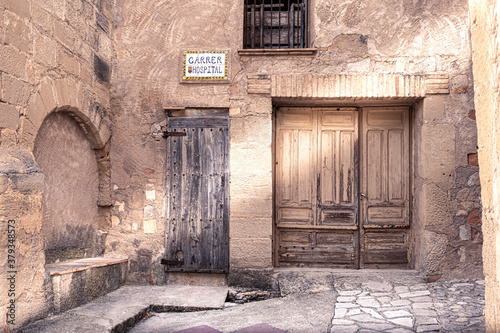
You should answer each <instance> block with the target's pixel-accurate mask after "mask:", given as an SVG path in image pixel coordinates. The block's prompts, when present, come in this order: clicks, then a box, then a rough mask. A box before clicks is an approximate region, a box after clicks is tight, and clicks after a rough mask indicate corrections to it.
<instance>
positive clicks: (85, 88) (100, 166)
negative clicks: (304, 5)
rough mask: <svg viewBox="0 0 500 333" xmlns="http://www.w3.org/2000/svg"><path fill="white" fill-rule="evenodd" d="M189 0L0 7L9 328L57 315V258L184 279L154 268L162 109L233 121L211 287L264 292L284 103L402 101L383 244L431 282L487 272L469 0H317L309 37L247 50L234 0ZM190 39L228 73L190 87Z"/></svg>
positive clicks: (274, 255)
mask: <svg viewBox="0 0 500 333" xmlns="http://www.w3.org/2000/svg"><path fill="white" fill-rule="evenodd" d="M198 4H199V3H198V2H197V1H194V0H187V1H184V2H183V3H182V4H181V3H171V2H158V1H152V0H146V1H141V2H140V3H139V2H137V1H136V2H134V1H129V0H120V1H115V2H112V1H110V0H15V1H14V0H2V1H0V156H2V159H1V160H0V175H1V177H0V193H1V194H0V201H1V202H2V205H1V208H0V216H1V217H0V222H1V223H0V227H1V228H2V230H7V228H8V227H7V223H8V220H10V219H15V220H16V221H17V222H16V223H17V224H16V225H17V226H18V230H17V231H18V233H17V235H18V238H17V245H16V246H17V252H16V256H17V257H16V260H17V267H18V277H19V279H18V280H16V289H17V293H16V294H17V295H19V296H18V297H17V298H16V304H17V306H18V307H17V310H16V320H17V323H16V325H22V324H24V323H27V322H29V321H32V320H34V319H36V318H40V317H44V316H46V315H48V314H49V313H51V312H52V311H54V310H53V305H51V304H52V303H51V302H52V298H53V297H52V296H51V295H53V292H54V291H53V290H52V289H51V287H50V283H49V282H48V281H49V280H48V277H47V272H46V271H45V268H44V267H45V264H50V263H52V262H57V261H58V260H59V261H64V260H75V259H79V258H88V257H95V256H105V257H119V258H122V257H126V258H128V259H129V266H128V275H127V276H128V282H130V283H140V284H164V283H166V282H167V281H168V280H169V279H175V278H176V277H175V274H166V273H165V272H164V268H165V266H164V265H162V263H161V260H162V259H164V255H165V253H166V247H167V246H168V244H170V241H171V235H169V230H170V229H169V227H170V225H168V224H167V216H168V214H169V212H168V211H167V209H168V206H167V204H166V202H167V198H168V196H169V195H170V193H167V190H166V188H167V183H168V181H169V180H170V179H171V178H169V177H172V176H173V175H172V174H169V173H168V172H167V168H168V165H167V155H166V151H167V149H166V147H167V142H166V141H165V140H166V139H164V138H162V137H161V133H162V131H164V130H166V128H167V126H168V123H169V119H168V118H169V117H168V114H167V113H166V112H165V109H164V108H165V107H167V108H170V109H169V110H174V109H175V110H185V111H175V112H185V113H186V114H188V113H189V114H197V115H202V116H203V115H206V114H207V113H206V112H208V111H207V110H215V111H216V112H221V113H225V114H227V115H228V117H229V153H228V156H229V157H228V158H229V170H228V178H227V181H228V182H229V183H228V184H229V187H228V188H229V193H228V197H229V225H228V233H229V241H228V245H227V247H228V253H229V272H228V274H227V275H222V276H220V275H218V276H217V277H216V278H217V279H219V281H220V280H222V281H223V282H225V281H228V282H229V283H230V284H237V285H259V287H266V286H269V285H270V283H271V273H272V271H273V268H274V267H277V266H279V264H280V261H279V253H280V242H282V241H283V238H279V237H278V236H277V233H278V232H277V229H276V223H277V222H276V221H277V212H276V205H277V201H276V195H277V188H276V186H275V184H276V179H277V177H278V176H277V175H276V171H275V170H276V156H275V155H276V154H275V152H276V138H277V136H276V133H275V131H276V124H275V123H276V114H277V111H276V110H277V109H280V108H285V107H292V108H293V107H306V108H311V110H312V111H311V112H312V113H314V112H319V111H318V110H320V109H324V108H340V107H350V108H356V110H357V111H356V112H360V114H364V112H365V111H364V110H365V109H367V108H369V107H381V108H385V109H384V110H392V109H391V108H394V107H406V108H408V109H409V110H410V111H409V114H410V116H409V120H408V138H409V144H408V147H407V149H408V158H407V159H405V163H407V165H408V172H409V177H408V179H407V184H408V185H407V187H406V188H405V189H404V191H405V193H407V194H408V197H409V198H410V199H409V200H408V201H407V202H405V204H406V205H408V206H407V207H408V209H409V210H408V211H409V212H410V213H409V215H408V219H407V221H408V224H409V226H408V227H407V229H405V230H407V231H405V233H404V236H402V237H399V236H398V235H399V234H397V235H396V232H394V233H391V232H392V231H391V230H389V231H388V234H390V235H392V236H394V235H396V236H394V237H393V238H391V237H389V238H391V240H390V242H393V243H396V244H400V245H401V246H404V247H405V249H406V250H405V251H407V252H405V253H406V254H407V255H406V256H405V257H404V258H403V259H404V260H405V263H404V265H405V267H407V268H415V269H417V270H419V271H421V272H422V273H423V274H424V275H425V276H427V277H428V279H429V280H437V279H442V280H449V279H453V278H470V279H472V278H481V277H482V276H483V271H482V270H483V265H482V245H483V231H482V228H483V225H482V214H483V212H482V206H481V195H480V191H481V185H480V179H479V166H483V165H484V166H485V168H488V169H486V170H490V169H491V170H493V168H492V167H487V166H488V165H490V164H489V163H488V162H483V161H486V160H487V159H486V160H485V158H484V157H481V150H480V151H479V156H478V155H476V154H477V153H478V148H477V134H476V117H477V118H478V120H481V119H482V118H481V117H482V116H483V115H482V114H479V112H478V113H477V114H476V111H475V110H476V108H475V105H474V83H473V76H472V53H473V52H472V47H471V42H470V33H469V31H470V30H469V29H470V25H471V23H473V24H474V22H470V21H469V6H468V3H467V1H466V0H459V1H451V0H447V1H437V0H426V1H419V2H414V1H410V0H395V1H379V2H370V3H367V2H362V1H357V0H349V1H345V2H342V3H340V2H336V1H329V0H318V1H314V2H311V3H310V5H309V7H308V17H309V21H308V24H309V26H308V34H309V45H307V48H304V49H296V50H285V51H283V50H282V51H281V52H280V51H276V50H275V51H274V52H269V50H266V51H263V50H258V49H254V50H251V49H243V31H242V26H243V21H244V17H243V16H244V1H243V0H242V1H235V2H231V3H228V2H227V1H222V0H217V1H212V2H210V3H209V4H205V5H204V6H203V7H201V8H200V7H199V6H198ZM193 8H196V10H193ZM493 21H494V20H493ZM491 24H493V23H491ZM207 27H210V28H209V29H207ZM472 46H474V45H472ZM183 51H228V60H229V61H228V63H229V65H228V66H229V67H228V69H229V77H228V79H227V80H223V81H221V82H217V83H213V82H197V83H187V82H183V81H182V77H181V73H182V54H183ZM186 110H187V111H186ZM477 110H479V109H477ZM488 119H489V118H488ZM482 121H483V122H484V123H487V121H485V120H482ZM490 123H491V122H490ZM360 133H361V132H360ZM487 136H488V135H487ZM486 141H487V140H486ZM361 142H362V141H361ZM482 145H483V143H481V147H483V146H482ZM484 147H489V146H488V144H487V143H486V144H484ZM361 148H362V146H361ZM360 151H361V150H360ZM484 151H487V150H484ZM485 154H486V155H490V154H488V153H485ZM483 156H485V155H483ZM360 158H363V156H361V157H360ZM478 161H479V162H478ZM59 170H64V176H63V173H61V174H59V173H58V171H59ZM358 171H359V172H360V174H361V173H362V172H364V170H363V169H361V170H358ZM487 174H488V173H487ZM308 177H309V176H308ZM481 177H482V179H481V181H483V179H484V181H483V184H482V185H483V187H484V182H486V183H488V182H487V179H488V178H483V176H481ZM486 177H488V176H486ZM309 178H310V179H316V175H314V174H311V175H310V177H309ZM309 178H308V179H309ZM360 186H362V184H361V185H360ZM488 188H489V187H488ZM492 193H493V191H492V190H491V191H490V190H487V191H486V192H483V199H484V198H487V197H489V195H490V194H491V195H492ZM485 194H486V196H485ZM56 198H59V199H57V200H55V199H56ZM360 200H361V199H360ZM81 202H83V204H80V203H81ZM487 202H489V201H487ZM493 206H494V205H490V204H488V205H487V207H489V208H488V214H490V208H491V207H493ZM82 210H83V212H89V214H84V213H82ZM393 212H394V211H393ZM375 215H376V214H375ZM488 216H491V215H488ZM490 220H491V218H489V220H488V221H490ZM301 227H303V226H299V227H298V228H299V229H300V228H301ZM488 228H490V227H488ZM491 228H493V229H491ZM491 228H490V229H487V230H489V231H488V233H489V235H495V234H496V231H495V230H496V229H495V228H494V227H491ZM345 230H347V229H345ZM312 232H316V233H318V232H319V233H321V232H320V231H318V230H313V231H311V235H312ZM342 233H346V232H345V231H343V232H341V234H342ZM372 233H377V231H372ZM0 235H4V234H3V232H2V233H0ZM342 235H343V234H342ZM401 235H403V233H401ZM169 237H170V238H169ZM311 237H313V236H311ZM339 237H340V236H339ZM398 237H399V238H398ZM360 238H361V240H360V241H362V242H363V241H365V240H364V239H363V238H362V237H360ZM395 239H396V240H395ZM485 239H486V238H485ZM0 241H1V243H0V256H1V257H0V262H1V263H2V264H3V265H6V263H7V260H8V253H7V252H8V251H7V240H6V238H5V236H0ZM295 241H297V239H295ZM309 241H310V239H308V240H306V241H305V242H309ZM388 242H389V241H388ZM393 243H391V244H393ZM490 243H491V240H490ZM391 246H393V247H392V249H394V245H391ZM398 246H399V245H398ZM299 247H300V246H299ZM382 256H384V254H383V253H382ZM491 270H492V271H495V269H494V268H491ZM2 274H4V273H2ZM212 278H213V276H210V275H209V276H208V277H207V276H206V275H194V276H193V275H189V276H187V277H186V279H188V280H189V281H195V280H196V279H198V281H200V280H204V281H207V280H210V279H212ZM2 279H3V275H2ZM486 281H487V282H486V284H487V286H488V285H489V281H490V280H488V278H487V279H486ZM492 281H493V280H492ZM492 285H494V283H492ZM1 288H2V289H0V293H1V295H2V297H0V316H1V317H2V318H5V313H6V311H7V309H6V306H7V299H6V298H5V297H4V296H3V295H6V290H5V287H4V285H2V286H1ZM487 295H488V292H487ZM487 299H488V298H487ZM486 308H488V305H487V306H486ZM1 324H2V325H6V322H3V321H2V322H1Z"/></svg>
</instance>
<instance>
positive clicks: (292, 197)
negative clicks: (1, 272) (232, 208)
mask: <svg viewBox="0 0 500 333" xmlns="http://www.w3.org/2000/svg"><path fill="white" fill-rule="evenodd" d="M314 119H315V116H314V114H313V113H311V112H310V111H308V110H303V109H293V110H287V112H280V113H278V118H277V123H278V129H277V133H276V136H277V140H276V147H277V148H276V162H277V165H278V167H277V168H276V174H277V182H278V183H279V184H280V186H278V187H277V188H278V191H277V204H278V207H277V210H278V214H277V219H278V221H277V223H278V225H281V224H286V225H288V226H292V225H313V221H314V218H315V213H316V212H315V197H316V188H315V186H314V184H315V181H314V177H315V176H314V175H315V172H314V170H315V156H314V151H315V141H314V138H315V134H314V131H313V124H314Z"/></svg>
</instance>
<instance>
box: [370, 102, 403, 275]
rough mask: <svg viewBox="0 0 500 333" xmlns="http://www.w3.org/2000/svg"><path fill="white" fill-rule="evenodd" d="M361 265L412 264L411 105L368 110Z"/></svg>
mask: <svg viewBox="0 0 500 333" xmlns="http://www.w3.org/2000/svg"><path fill="white" fill-rule="evenodd" d="M362 118H363V138H364V140H363V163H362V180H361V192H362V193H363V197H362V199H361V202H360V203H361V206H362V214H361V219H360V220H361V267H403V266H406V265H407V264H408V262H409V261H408V239H407V238H408V229H407V228H408V227H409V225H410V223H409V184H408V182H409V120H408V118H409V110H408V108H395V107H393V108H365V109H363V116H362Z"/></svg>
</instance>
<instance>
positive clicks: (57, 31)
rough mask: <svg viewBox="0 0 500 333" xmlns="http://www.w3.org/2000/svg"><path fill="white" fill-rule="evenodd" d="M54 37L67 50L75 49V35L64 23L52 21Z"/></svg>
mask: <svg viewBox="0 0 500 333" xmlns="http://www.w3.org/2000/svg"><path fill="white" fill-rule="evenodd" d="M54 36H55V37H56V40H57V41H58V42H59V43H61V44H63V45H64V46H66V47H67V48H68V49H69V50H74V49H76V45H75V44H76V43H75V37H76V36H77V33H76V31H75V30H74V29H73V28H71V27H70V26H69V25H68V24H67V23H65V22H64V21H60V20H55V21H54Z"/></svg>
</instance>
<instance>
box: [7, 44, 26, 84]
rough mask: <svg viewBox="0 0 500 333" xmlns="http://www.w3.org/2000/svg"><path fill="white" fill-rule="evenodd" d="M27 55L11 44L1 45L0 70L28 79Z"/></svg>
mask: <svg viewBox="0 0 500 333" xmlns="http://www.w3.org/2000/svg"><path fill="white" fill-rule="evenodd" d="M27 63H28V59H27V57H26V55H24V54H22V53H20V52H19V51H17V50H16V49H15V48H13V47H12V46H9V45H0V71H2V72H6V73H9V74H11V75H14V76H15V77H18V78H20V79H22V80H26V79H27V72H26V69H27Z"/></svg>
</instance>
